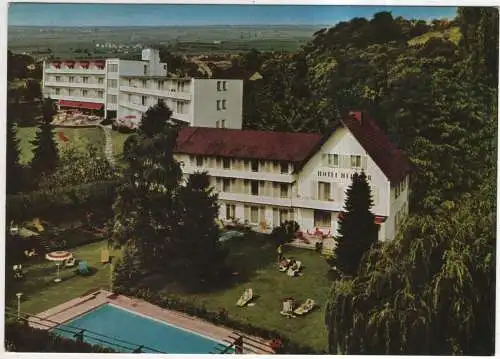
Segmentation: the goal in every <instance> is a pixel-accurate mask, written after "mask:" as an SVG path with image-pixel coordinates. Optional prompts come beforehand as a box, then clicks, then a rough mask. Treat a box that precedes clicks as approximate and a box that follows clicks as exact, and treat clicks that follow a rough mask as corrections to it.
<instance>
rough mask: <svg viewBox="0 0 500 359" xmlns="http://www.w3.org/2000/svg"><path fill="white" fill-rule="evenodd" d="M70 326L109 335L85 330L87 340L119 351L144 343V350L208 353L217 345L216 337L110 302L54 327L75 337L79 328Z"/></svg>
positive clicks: (66, 335)
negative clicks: (143, 314)
mask: <svg viewBox="0 0 500 359" xmlns="http://www.w3.org/2000/svg"><path fill="white" fill-rule="evenodd" d="M68 326H70V327H76V328H79V329H85V330H88V331H90V332H94V333H99V334H103V335H105V336H107V338H106V337H104V336H101V335H99V334H94V333H89V334H85V333H84V341H85V342H87V343H89V344H100V345H103V346H106V347H109V348H112V349H114V350H115V351H118V352H129V353H130V352H132V351H133V350H134V347H136V346H140V345H143V346H144V347H145V348H143V349H142V352H143V353H157V352H162V353H170V354H207V353H209V352H213V350H214V347H215V346H216V345H217V342H216V341H214V340H211V339H208V338H206V337H203V336H201V335H198V334H195V333H191V332H188V331H185V330H182V329H179V328H177V327H174V326H172V325H168V324H167V323H164V322H159V321H156V320H152V319H149V318H147V317H144V316H140V315H138V314H134V313H132V312H129V311H127V310H123V309H120V308H118V307H116V306H113V305H109V304H105V305H103V306H100V307H99V308H97V309H95V310H93V311H91V312H88V313H86V314H83V315H82V316H80V317H77V318H76V319H73V320H71V321H69V322H67V323H65V324H62V325H60V326H59V327H57V328H55V329H53V331H54V332H55V333H57V334H59V335H61V336H64V337H68V338H72V339H73V337H74V334H75V333H77V332H78V330H77V329H73V328H69V327H68ZM67 331H71V333H68V332H67ZM92 337H93V338H92ZM117 339H120V340H121V341H119V340H117ZM102 341H108V342H109V343H103V342H102Z"/></svg>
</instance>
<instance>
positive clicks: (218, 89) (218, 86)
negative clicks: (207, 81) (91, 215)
mask: <svg viewBox="0 0 500 359" xmlns="http://www.w3.org/2000/svg"><path fill="white" fill-rule="evenodd" d="M217 91H220V81H217Z"/></svg>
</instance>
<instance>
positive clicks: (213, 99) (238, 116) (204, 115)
mask: <svg viewBox="0 0 500 359" xmlns="http://www.w3.org/2000/svg"><path fill="white" fill-rule="evenodd" d="M193 87H194V91H193V103H194V106H193V126H201V127H225V128H234V129H241V128H242V126H243V81H241V80H228V79H194V80H193ZM218 101H219V102H218ZM223 107H225V108H223ZM217 121H219V122H217ZM222 121H224V126H222V123H223V122H222ZM217 123H218V124H219V126H217Z"/></svg>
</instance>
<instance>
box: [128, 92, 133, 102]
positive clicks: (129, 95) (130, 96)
mask: <svg viewBox="0 0 500 359" xmlns="http://www.w3.org/2000/svg"><path fill="white" fill-rule="evenodd" d="M127 99H128V102H129V103H132V95H131V94H128V96H127Z"/></svg>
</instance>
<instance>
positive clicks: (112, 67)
mask: <svg viewBox="0 0 500 359" xmlns="http://www.w3.org/2000/svg"><path fill="white" fill-rule="evenodd" d="M108 72H118V64H109V65H108Z"/></svg>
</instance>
